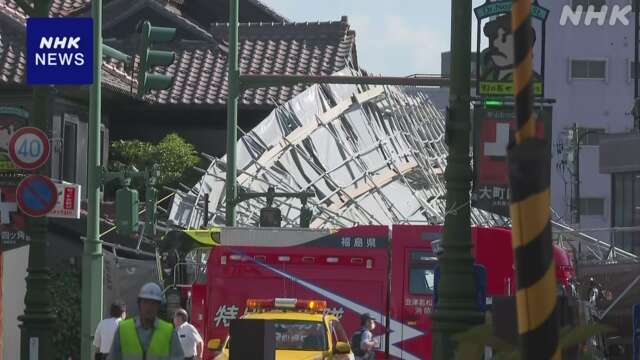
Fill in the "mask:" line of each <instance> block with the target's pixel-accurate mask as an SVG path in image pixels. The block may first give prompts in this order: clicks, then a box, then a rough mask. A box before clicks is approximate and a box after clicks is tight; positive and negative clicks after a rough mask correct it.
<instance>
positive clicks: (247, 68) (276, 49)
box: [150, 19, 355, 107]
mask: <svg viewBox="0 0 640 360" xmlns="http://www.w3.org/2000/svg"><path fill="white" fill-rule="evenodd" d="M227 29H228V25H227V24H216V25H214V26H213V28H212V34H213V36H214V38H215V39H216V40H217V41H218V42H219V43H220V44H221V46H218V45H216V44H215V43H204V42H203V43H200V45H197V44H195V43H194V42H184V43H183V44H182V45H181V46H179V49H178V50H177V57H176V58H177V61H176V63H174V64H173V65H171V66H170V67H168V68H165V69H162V68H158V69H156V70H157V71H158V72H163V73H177V75H176V76H175V78H174V84H173V86H172V88H171V89H169V90H164V91H155V92H153V93H152V95H151V96H150V97H151V98H152V99H155V101H157V102H159V103H165V104H182V105H185V104H198V105H202V104H206V105H209V106H224V105H225V104H226V101H227V95H228V83H227V47H226V46H225V44H226V43H227V41H226V36H227ZM240 41H241V45H240V56H239V64H240V71H241V73H243V74H283V75H300V74H304V75H330V74H332V73H334V72H336V71H339V70H341V69H343V68H344V67H345V66H346V65H347V63H348V61H349V60H350V59H349V56H350V55H351V49H352V47H353V43H354V41H355V34H354V32H352V31H351V30H349V25H348V24H347V23H346V19H343V20H342V21H339V22H320V23H284V24H283V23H269V24H247V25H243V26H241V28H240ZM304 89H306V86H302V85H296V86H282V87H271V88H268V89H248V90H245V91H244V92H243V93H242V94H241V96H240V103H241V105H243V106H247V107H252V106H255V107H273V106H274V105H276V104H274V101H275V102H276V103H278V104H280V103H284V102H286V101H288V100H290V99H291V98H293V97H294V96H296V95H297V94H299V93H300V92H302V91H303V90H304Z"/></svg>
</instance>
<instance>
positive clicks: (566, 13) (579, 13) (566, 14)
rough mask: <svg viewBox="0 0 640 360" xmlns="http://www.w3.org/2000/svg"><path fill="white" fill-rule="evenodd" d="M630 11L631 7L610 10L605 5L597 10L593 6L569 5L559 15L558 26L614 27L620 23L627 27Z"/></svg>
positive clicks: (616, 7)
mask: <svg viewBox="0 0 640 360" xmlns="http://www.w3.org/2000/svg"><path fill="white" fill-rule="evenodd" d="M632 11H633V7H632V6H631V5H626V6H620V5H613V6H612V7H611V8H609V6H607V5H602V7H600V8H599V9H598V10H596V8H595V6H593V5H589V7H588V8H585V7H584V6H583V5H578V6H576V7H575V8H573V7H572V6H571V5H565V6H564V7H563V8H562V14H561V15H560V25H561V26H566V25H567V24H568V23H569V24H571V25H573V26H580V25H582V24H584V25H586V26H591V25H592V24H595V25H598V26H603V25H605V24H607V25H609V26H615V25H617V24H618V23H621V24H622V25H625V26H627V25H629V24H630V21H629V17H628V16H629V14H631V12H632Z"/></svg>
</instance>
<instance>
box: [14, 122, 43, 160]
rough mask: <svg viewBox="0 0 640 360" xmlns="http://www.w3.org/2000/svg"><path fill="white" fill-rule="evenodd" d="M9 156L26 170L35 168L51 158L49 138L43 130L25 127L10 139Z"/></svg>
mask: <svg viewBox="0 0 640 360" xmlns="http://www.w3.org/2000/svg"><path fill="white" fill-rule="evenodd" d="M9 158H11V161H13V163H14V164H15V165H16V166H17V167H19V168H21V169H24V170H35V169H37V168H39V167H41V166H42V165H44V163H46V162H47V159H49V139H48V138H47V135H46V134H45V133H44V132H42V130H40V129H38V128H34V127H23V128H21V129H19V130H18V131H16V132H15V133H13V135H12V136H11V139H10V140H9Z"/></svg>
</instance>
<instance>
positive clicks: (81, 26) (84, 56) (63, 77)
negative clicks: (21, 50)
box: [27, 17, 93, 85]
mask: <svg viewBox="0 0 640 360" xmlns="http://www.w3.org/2000/svg"><path fill="white" fill-rule="evenodd" d="M92 64H93V20H92V19H91V18H87V17H65V18H35V17H30V18H28V19H27V84H29V85H35V84H51V85H53V84H91V83H93V66H92Z"/></svg>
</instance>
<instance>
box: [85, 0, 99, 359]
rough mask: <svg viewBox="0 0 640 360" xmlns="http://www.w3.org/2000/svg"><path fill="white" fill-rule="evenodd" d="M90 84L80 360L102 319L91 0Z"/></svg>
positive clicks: (95, 4)
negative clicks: (91, 56) (91, 54)
mask: <svg viewBox="0 0 640 360" xmlns="http://www.w3.org/2000/svg"><path fill="white" fill-rule="evenodd" d="M91 17H92V18H93V84H91V88H90V93H89V144H88V147H89V154H88V159H87V161H88V166H89V171H88V175H89V176H88V177H89V178H88V179H87V197H88V204H87V211H88V214H87V239H86V240H85V243H84V254H83V257H82V298H81V303H82V304H81V316H82V321H81V329H80V330H81V332H80V337H81V347H80V353H81V358H82V359H89V358H91V350H92V346H93V345H92V341H91V338H92V336H93V332H94V331H95V329H96V326H98V322H99V321H100V319H101V318H102V271H103V264H102V262H103V259H102V241H101V240H100V234H99V232H100V185H101V183H102V170H101V167H100V124H101V122H102V116H101V115H102V93H101V86H102V0H92V3H91Z"/></svg>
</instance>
